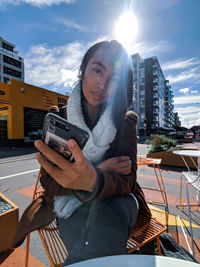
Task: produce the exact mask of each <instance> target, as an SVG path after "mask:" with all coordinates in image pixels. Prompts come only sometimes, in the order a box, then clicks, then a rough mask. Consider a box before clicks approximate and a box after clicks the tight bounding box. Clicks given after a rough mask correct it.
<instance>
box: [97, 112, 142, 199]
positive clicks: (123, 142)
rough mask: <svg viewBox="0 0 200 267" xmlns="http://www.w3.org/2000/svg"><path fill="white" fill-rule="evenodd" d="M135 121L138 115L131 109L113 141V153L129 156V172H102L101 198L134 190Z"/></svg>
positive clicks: (135, 159) (135, 167)
mask: <svg viewBox="0 0 200 267" xmlns="http://www.w3.org/2000/svg"><path fill="white" fill-rule="evenodd" d="M137 121H138V117H137V115H136V113H134V112H133V111H129V112H128V113H127V114H126V117H125V120H124V124H123V126H122V127H121V129H120V130H119V135H118V137H117V138H116V140H115V142H114V144H113V145H114V148H113V155H112V157H117V156H129V157H130V159H131V161H132V167H131V172H130V174H128V175H122V174H118V173H116V172H114V171H109V172H108V171H107V172H103V175H104V186H103V188H102V190H101V192H100V194H99V196H98V198H99V199H103V198H106V197H109V196H113V195H126V194H129V193H131V192H134V191H135V187H136V171H137V128H136V125H137Z"/></svg>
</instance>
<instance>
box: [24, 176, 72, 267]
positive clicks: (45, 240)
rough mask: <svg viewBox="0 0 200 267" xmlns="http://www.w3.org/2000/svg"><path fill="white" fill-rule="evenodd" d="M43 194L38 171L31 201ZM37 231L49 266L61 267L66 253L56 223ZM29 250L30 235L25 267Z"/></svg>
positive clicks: (27, 243)
mask: <svg viewBox="0 0 200 267" xmlns="http://www.w3.org/2000/svg"><path fill="white" fill-rule="evenodd" d="M43 192H44V189H43V188H42V186H41V184H40V171H39V173H38V177H37V181H36V184H35V188H34V191H33V197H32V199H33V200H34V199H36V198H37V197H39V196H40V195H41V194H42V193H43ZM37 231H38V234H39V237H40V239H41V242H42V245H43V247H44V249H45V252H46V254H47V257H48V259H49V261H50V266H51V267H53V266H55V267H61V266H63V263H64V261H65V259H66V258H67V255H68V253H67V250H66V247H65V245H64V243H63V241H62V239H61V238H60V234H59V232H58V228H57V225H56V221H55V220H54V221H53V222H51V223H50V224H49V225H47V226H45V227H42V228H40V229H39V230H37ZM29 249H30V234H29V235H27V241H26V256H25V267H28V259H29Z"/></svg>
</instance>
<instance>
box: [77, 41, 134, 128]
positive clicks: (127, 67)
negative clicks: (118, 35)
mask: <svg viewBox="0 0 200 267" xmlns="http://www.w3.org/2000/svg"><path fill="white" fill-rule="evenodd" d="M101 48H103V49H104V50H105V49H106V51H107V52H108V53H109V58H110V59H111V60H110V61H111V62H109V63H110V64H111V65H112V66H113V67H114V69H115V71H116V72H117V73H118V77H119V79H118V80H117V85H116V87H117V88H116V90H115V92H114V95H113V96H112V101H111V104H112V116H113V120H114V123H115V126H116V127H117V128H118V127H120V125H121V123H122V121H123V119H124V116H125V114H126V112H127V111H128V110H129V109H130V107H131V106H132V99H133V71H132V64H131V60H130V58H129V56H128V54H127V52H126V50H125V49H124V47H123V46H122V45H121V44H120V43H118V42H117V41H116V40H112V41H110V42H108V41H103V42H99V43H96V44H95V45H93V46H92V47H90V48H89V49H88V51H87V52H86V53H85V55H84V57H83V60H82V63H81V66H80V69H79V79H80V80H82V79H83V77H84V74H85V69H86V67H87V64H88V62H89V60H90V59H91V57H92V56H93V55H94V54H95V53H97V51H98V50H100V49H101Z"/></svg>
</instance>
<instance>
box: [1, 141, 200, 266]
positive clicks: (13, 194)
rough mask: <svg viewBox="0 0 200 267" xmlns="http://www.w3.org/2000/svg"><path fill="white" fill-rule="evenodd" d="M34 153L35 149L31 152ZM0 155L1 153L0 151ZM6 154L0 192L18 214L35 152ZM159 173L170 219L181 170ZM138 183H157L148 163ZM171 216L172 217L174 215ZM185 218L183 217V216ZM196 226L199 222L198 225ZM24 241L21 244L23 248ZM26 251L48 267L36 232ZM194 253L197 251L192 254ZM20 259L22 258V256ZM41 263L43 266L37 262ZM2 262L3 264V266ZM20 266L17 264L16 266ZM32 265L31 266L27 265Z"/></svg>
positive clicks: (29, 188) (154, 195) (141, 149)
mask: <svg viewBox="0 0 200 267" xmlns="http://www.w3.org/2000/svg"><path fill="white" fill-rule="evenodd" d="M147 151H148V146H147V145H145V144H138V155H140V156H145V155H146V153H147ZM34 152H35V151H34ZM2 155H3V154H2ZM13 155H14V156H12V155H10V157H1V158H0V192H2V193H3V194H4V195H5V196H6V197H8V198H9V199H10V200H11V201H13V202H14V203H15V204H16V205H17V206H18V207H19V216H20V217H21V215H22V213H23V211H24V209H25V208H26V207H27V205H28V204H29V203H30V201H31V196H32V192H33V187H34V184H35V182H36V178H37V174H38V170H39V164H38V163H37V161H36V159H35V153H33V151H32V153H30V154H24V155H22V154H20V155H19V156H17V153H14V152H13ZM161 169H162V176H163V179H164V183H165V186H166V192H167V199H168V206H169V213H171V214H173V220H174V218H175V217H176V215H177V208H176V207H175V201H176V197H177V195H178V190H179V184H180V176H181V172H180V170H177V169H174V170H173V169H169V168H165V167H164V168H163V167H162V168H161ZM138 182H139V184H140V185H141V186H148V187H152V186H157V185H158V184H157V182H156V180H155V173H154V170H153V168H152V167H151V166H147V165H146V166H141V167H139V168H138ZM144 192H145V196H146V198H147V200H149V199H151V200H155V199H156V200H158V199H159V200H160V199H161V194H160V192H156V191H151V190H145V191H144ZM155 206H156V208H159V210H160V211H163V210H164V207H163V206H162V205H160V206H158V205H155ZM174 215H175V216H174ZM185 219H186V220H187V217H186V216H185ZM173 220H172V219H171V218H169V220H168V229H169V232H170V233H171V234H172V235H173V236H174V237H175V235H176V234H177V233H176V231H177V225H176V223H175V222H174V221H173ZM198 225H199V224H198ZM194 233H195V239H196V242H197V243H198V246H199V239H200V235H199V234H200V233H199V226H197V225H196V227H194ZM179 240H180V242H181V245H184V246H185V243H184V240H183V235H182V234H181V233H180V234H179ZM25 245H26V243H25V242H24V243H23V245H22V247H23V248H25ZM30 253H31V255H32V256H33V257H35V258H36V259H37V260H38V261H39V262H38V263H37V265H36V266H43V265H44V266H48V265H49V261H48V258H47V256H46V254H45V252H44V248H43V246H42V244H41V241H40V239H39V236H38V234H37V232H34V233H32V234H31V246H30ZM196 255H197V254H196ZM22 258H23V257H22ZM38 264H43V265H38ZM4 266H6V265H3V267H4ZM16 266H21V265H16ZM30 266H34V265H30Z"/></svg>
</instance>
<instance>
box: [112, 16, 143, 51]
mask: <svg viewBox="0 0 200 267" xmlns="http://www.w3.org/2000/svg"><path fill="white" fill-rule="evenodd" d="M137 32H138V22H137V19H136V18H135V17H134V16H133V14H132V13H131V12H125V13H124V14H122V16H121V17H120V18H119V20H118V21H117V23H116V26H115V34H114V35H115V39H116V40H117V41H119V42H120V43H121V44H122V45H123V46H124V47H125V48H126V49H127V51H129V50H130V46H131V44H132V43H133V40H134V39H135V37H136V35H137Z"/></svg>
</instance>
